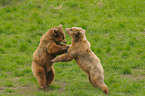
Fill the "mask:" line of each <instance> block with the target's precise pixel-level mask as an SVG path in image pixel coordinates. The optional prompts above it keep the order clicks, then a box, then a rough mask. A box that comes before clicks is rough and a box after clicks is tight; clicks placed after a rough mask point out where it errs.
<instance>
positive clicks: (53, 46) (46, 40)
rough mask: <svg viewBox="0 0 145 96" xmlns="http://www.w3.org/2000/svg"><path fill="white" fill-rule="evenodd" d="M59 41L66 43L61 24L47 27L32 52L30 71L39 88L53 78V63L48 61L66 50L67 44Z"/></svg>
mask: <svg viewBox="0 0 145 96" xmlns="http://www.w3.org/2000/svg"><path fill="white" fill-rule="evenodd" d="M60 42H64V43H66V40H65V34H64V32H63V30H62V25H59V26H58V27H53V28H51V29H49V30H48V32H46V33H45V34H44V35H43V36H42V37H41V39H40V44H39V46H38V48H37V49H36V51H35V52H34V54H33V61H32V72H33V75H34V76H35V77H36V78H37V80H38V83H39V85H40V87H41V88H45V87H46V85H50V84H51V83H52V82H53V80H54V76H55V72H54V68H53V66H52V64H53V63H51V62H50V61H51V60H52V59H53V58H55V57H56V55H59V54H63V53H66V52H67V49H68V45H63V44H61V43H60Z"/></svg>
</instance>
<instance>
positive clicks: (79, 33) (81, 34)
mask: <svg viewBox="0 0 145 96" xmlns="http://www.w3.org/2000/svg"><path fill="white" fill-rule="evenodd" d="M75 36H76V37H79V36H83V32H82V31H78V32H76V33H75Z"/></svg>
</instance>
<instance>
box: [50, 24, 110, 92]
mask: <svg viewBox="0 0 145 96" xmlns="http://www.w3.org/2000/svg"><path fill="white" fill-rule="evenodd" d="M65 30H66V33H67V34H68V35H69V36H71V38H72V44H71V46H70V48H69V49H68V52H67V53H66V54H63V55H61V56H58V57H56V58H54V59H53V60H52V61H51V62H59V61H61V62H68V61H70V60H72V59H75V61H76V62H77V64H78V65H79V66H80V68H81V69H82V70H83V71H84V72H86V73H87V74H88V79H89V81H90V83H91V84H92V85H93V86H94V87H99V88H101V89H102V90H103V92H104V93H106V94H109V90H108V88H107V86H106V84H105V83H104V70H103V68H102V65H101V63H100V60H99V58H98V57H97V56H96V55H95V54H94V53H93V52H92V50H91V49H90V43H89V42H88V40H87V39H86V37H85V30H83V29H82V28H78V27H72V28H66V29H65Z"/></svg>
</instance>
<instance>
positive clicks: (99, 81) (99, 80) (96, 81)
mask: <svg viewBox="0 0 145 96" xmlns="http://www.w3.org/2000/svg"><path fill="white" fill-rule="evenodd" d="M89 80H90V82H91V84H92V85H93V86H94V87H99V88H101V89H102V91H103V92H104V93H105V94H109V90H108V88H107V86H106V84H105V83H104V79H103V77H102V76H97V74H96V75H95V74H93V75H90V78H89Z"/></svg>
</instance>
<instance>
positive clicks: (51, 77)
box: [46, 67, 55, 85]
mask: <svg viewBox="0 0 145 96" xmlns="http://www.w3.org/2000/svg"><path fill="white" fill-rule="evenodd" d="M54 76H55V71H54V68H53V67H52V68H51V69H50V71H49V72H47V73H46V85H50V84H51V83H52V82H53V80H54Z"/></svg>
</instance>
